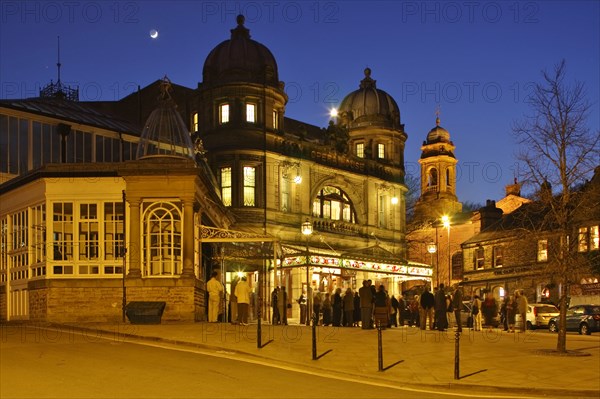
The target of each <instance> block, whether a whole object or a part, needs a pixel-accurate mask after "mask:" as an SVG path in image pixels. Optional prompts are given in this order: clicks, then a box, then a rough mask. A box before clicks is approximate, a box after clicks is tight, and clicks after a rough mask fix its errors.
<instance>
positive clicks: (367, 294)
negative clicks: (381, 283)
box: [358, 280, 373, 330]
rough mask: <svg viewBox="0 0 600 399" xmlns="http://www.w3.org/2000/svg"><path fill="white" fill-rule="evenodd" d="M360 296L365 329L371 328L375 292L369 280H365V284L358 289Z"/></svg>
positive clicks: (362, 320) (361, 316) (362, 322)
mask: <svg viewBox="0 0 600 399" xmlns="http://www.w3.org/2000/svg"><path fill="white" fill-rule="evenodd" d="M358 296H359V297H360V321H361V328H362V329H363V330H368V329H371V328H372V327H371V326H372V322H371V316H372V315H373V294H372V293H371V288H370V287H369V282H368V281H367V280H365V281H363V286H362V287H360V288H359V289H358Z"/></svg>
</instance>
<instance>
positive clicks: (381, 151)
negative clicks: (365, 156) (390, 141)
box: [377, 144, 385, 159]
mask: <svg viewBox="0 0 600 399" xmlns="http://www.w3.org/2000/svg"><path fill="white" fill-rule="evenodd" d="M377 158H379V159H385V144H377Z"/></svg>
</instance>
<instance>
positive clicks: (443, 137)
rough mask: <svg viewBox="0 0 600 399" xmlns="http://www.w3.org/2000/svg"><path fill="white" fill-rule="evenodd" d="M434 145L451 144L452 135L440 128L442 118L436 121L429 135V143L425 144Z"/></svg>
mask: <svg viewBox="0 0 600 399" xmlns="http://www.w3.org/2000/svg"><path fill="white" fill-rule="evenodd" d="M434 143H451V141H450V133H449V132H448V131H447V130H446V129H444V128H443V127H441V126H440V118H439V117H437V118H436V119H435V127H434V128H433V129H431V130H430V131H429V133H428V134H427V141H426V143H423V144H434Z"/></svg>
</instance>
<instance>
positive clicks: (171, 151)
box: [136, 76, 194, 159]
mask: <svg viewBox="0 0 600 399" xmlns="http://www.w3.org/2000/svg"><path fill="white" fill-rule="evenodd" d="M171 88H172V87H171V81H170V80H169V79H168V78H167V77H166V76H165V77H164V78H163V80H162V83H161V87H160V92H161V94H160V98H159V104H158V107H157V108H156V109H155V110H154V111H152V113H151V114H150V116H149V117H148V119H147V120H146V123H145V124H144V130H143V131H142V135H141V136H140V142H139V145H138V149H137V154H136V158H137V159H142V158H147V157H153V156H175V157H182V158H192V159H194V146H193V144H192V139H191V137H190V133H189V132H188V130H187V127H186V126H185V123H184V122H183V119H182V118H181V115H180V114H179V112H177V105H175V101H173V99H172V98H171V94H170V93H169V92H170V90H171Z"/></svg>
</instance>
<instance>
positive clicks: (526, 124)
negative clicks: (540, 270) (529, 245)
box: [513, 60, 600, 352]
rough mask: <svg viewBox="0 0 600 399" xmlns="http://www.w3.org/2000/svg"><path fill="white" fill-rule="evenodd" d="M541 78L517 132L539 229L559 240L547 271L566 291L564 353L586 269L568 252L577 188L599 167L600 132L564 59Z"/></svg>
mask: <svg viewBox="0 0 600 399" xmlns="http://www.w3.org/2000/svg"><path fill="white" fill-rule="evenodd" d="M542 76H543V80H542V81H541V82H540V83H538V84H536V85H535V88H534V90H533V93H532V94H531V96H530V98H529V105H530V114H528V115H526V116H525V117H524V118H523V119H522V120H520V121H518V122H515V124H514V126H513V132H514V134H515V137H516V139H517V142H518V144H519V145H520V153H519V154H518V159H519V160H520V161H521V162H522V163H523V169H522V170H521V174H522V176H521V177H522V179H523V181H524V182H525V183H527V184H530V185H532V186H533V187H535V188H537V189H538V193H539V195H538V198H537V200H538V201H540V203H541V204H542V205H543V206H544V208H545V209H547V213H546V216H545V217H544V219H543V221H542V223H541V225H540V226H538V228H539V229H540V230H544V231H546V232H548V231H551V232H552V235H553V236H554V237H556V245H554V246H552V247H550V246H549V248H548V269H547V272H548V273H549V274H552V275H553V276H554V278H555V280H556V282H557V283H558V284H560V285H561V287H562V289H561V291H560V300H559V301H560V318H559V333H558V341H557V350H558V351H559V352H565V351H566V328H565V327H566V309H567V299H568V295H569V291H570V284H571V283H572V282H573V281H575V280H574V279H575V278H576V271H577V270H580V269H581V267H582V262H581V258H580V257H579V256H577V251H573V248H570V246H572V245H573V241H574V240H571V242H570V241H569V239H568V237H569V236H570V235H571V234H572V233H573V231H574V228H575V225H574V224H575V223H576V210H577V208H578V206H577V202H579V201H580V200H581V196H580V195H578V194H577V193H578V190H577V188H576V187H577V186H580V185H581V184H583V183H584V182H585V180H586V179H588V178H589V177H590V176H591V173H592V171H593V170H594V168H595V167H596V166H597V165H598V159H599V155H600V150H599V143H600V132H598V131H592V130H591V129H590V128H589V126H588V125H587V118H588V115H589V111H590V107H591V104H590V102H589V101H588V100H587V98H586V93H585V89H584V85H583V83H581V82H574V83H568V82H566V66H565V61H564V60H563V61H561V62H560V63H559V64H557V65H556V66H555V67H554V70H552V71H549V72H548V71H543V72H542ZM532 233H535V232H532Z"/></svg>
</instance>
